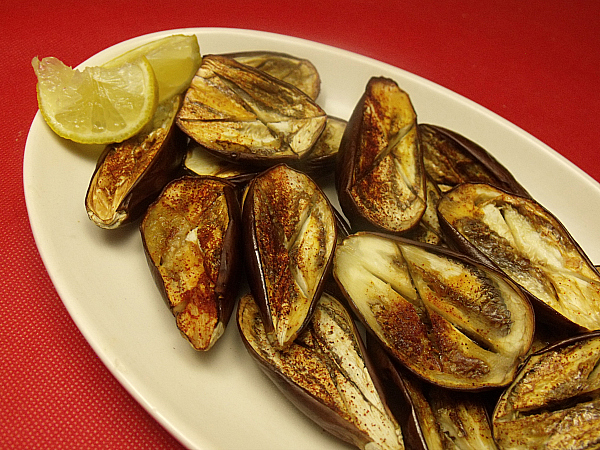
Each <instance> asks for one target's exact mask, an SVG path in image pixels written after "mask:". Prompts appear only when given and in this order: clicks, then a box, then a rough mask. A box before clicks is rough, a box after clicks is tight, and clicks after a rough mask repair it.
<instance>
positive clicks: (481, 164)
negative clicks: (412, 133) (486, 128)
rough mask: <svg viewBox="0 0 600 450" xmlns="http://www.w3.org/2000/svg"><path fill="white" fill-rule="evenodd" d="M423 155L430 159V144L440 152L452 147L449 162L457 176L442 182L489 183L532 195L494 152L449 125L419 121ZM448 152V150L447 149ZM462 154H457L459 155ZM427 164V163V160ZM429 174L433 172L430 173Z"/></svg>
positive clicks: (519, 193)
mask: <svg viewBox="0 0 600 450" xmlns="http://www.w3.org/2000/svg"><path fill="white" fill-rule="evenodd" d="M419 131H420V138H421V144H422V146H423V155H424V158H425V160H426V161H427V155H428V151H427V149H428V148H429V146H432V147H436V148H438V149H439V151H440V153H444V149H446V148H447V149H450V151H451V154H448V155H447V157H448V159H447V161H446V163H447V164H450V165H452V166H453V170H452V172H453V173H454V174H455V177H456V178H455V179H453V180H451V181H449V180H444V181H449V183H444V182H443V181H442V180H439V179H438V182H442V184H452V183H455V184H454V185H456V184H460V183H466V182H470V183H487V184H491V185H493V186H497V187H498V188H500V189H503V190H505V191H508V192H512V193H513V194H516V195H520V196H523V197H530V195H529V193H528V192H527V190H526V189H525V188H524V187H523V186H522V185H521V184H520V183H519V182H518V181H517V180H516V178H515V177H514V176H513V174H512V173H511V172H510V171H509V170H508V169H507V168H506V167H505V166H504V165H502V164H501V163H500V162H499V161H498V160H497V159H496V158H495V157H494V156H493V155H492V154H490V153H489V152H488V151H487V150H486V149H484V148H483V147H481V146H480V145H479V144H477V143H475V142H473V141H471V140H470V139H468V138H466V137H465V136H463V135H461V134H459V133H457V132H455V131H452V130H450V129H448V128H444V127H441V126H439V125H432V124H419ZM446 151H448V150H446ZM457 154H458V155H460V157H457V156H456V155H457ZM425 167H426V168H427V167H428V163H427V162H426V163H425ZM430 175H432V174H431V173H430Z"/></svg>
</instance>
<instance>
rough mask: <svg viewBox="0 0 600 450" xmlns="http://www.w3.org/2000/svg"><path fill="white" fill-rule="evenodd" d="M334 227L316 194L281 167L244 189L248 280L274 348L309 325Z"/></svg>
mask: <svg viewBox="0 0 600 450" xmlns="http://www.w3.org/2000/svg"><path fill="white" fill-rule="evenodd" d="M338 225H339V223H338V219H337V217H336V214H335V212H334V209H333V207H332V206H331V204H330V202H329V200H328V198H327V197H326V195H325V194H324V193H323V191H322V190H321V188H320V187H319V186H318V185H317V184H316V183H315V182H314V181H313V180H312V179H311V178H310V177H309V176H308V175H306V174H305V173H302V172H300V171H298V170H295V169H293V168H291V167H289V166H287V165H285V164H280V165H277V166H274V167H272V168H270V169H267V170H265V171H264V172H262V173H261V174H259V175H258V176H256V177H255V178H254V179H253V180H252V181H251V183H250V184H249V185H248V188H247V190H246V193H245V197H244V201H243V211H242V226H243V248H244V255H245V258H244V260H245V264H246V273H247V279H248V284H249V286H250V290H251V292H252V294H253V295H254V297H255V298H256V301H257V303H258V304H259V306H260V308H261V311H262V314H263V316H262V317H263V321H264V323H265V329H266V330H267V335H268V336H269V338H270V339H271V340H272V341H273V343H276V345H277V346H280V347H282V348H283V347H286V346H287V345H289V344H290V343H291V342H292V341H293V340H294V338H295V337H296V336H297V335H298V333H300V332H301V331H302V329H303V328H304V327H305V326H306V325H307V324H308V322H309V320H310V314H311V311H312V308H313V307H314V304H315V302H316V301H317V300H318V298H319V296H320V294H321V292H322V290H323V288H324V285H325V280H326V278H327V275H328V273H329V268H330V266H331V263H332V261H333V254H334V249H335V245H336V240H337V230H338Z"/></svg>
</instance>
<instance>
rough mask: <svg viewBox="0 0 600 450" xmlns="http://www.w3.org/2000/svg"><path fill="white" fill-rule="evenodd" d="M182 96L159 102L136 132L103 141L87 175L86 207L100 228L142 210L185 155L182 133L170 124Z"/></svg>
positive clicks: (127, 219)
mask: <svg viewBox="0 0 600 450" xmlns="http://www.w3.org/2000/svg"><path fill="white" fill-rule="evenodd" d="M181 102H182V98H181V96H175V97H171V98H169V99H168V100H165V101H164V102H163V103H161V104H160V105H159V106H158V108H157V110H156V113H155V114H154V116H153V118H152V120H151V121H150V123H149V124H148V126H147V127H146V128H145V129H144V130H142V131H141V132H140V133H138V134H137V135H136V136H134V137H132V138H130V139H128V140H126V141H124V142H121V143H118V144H112V145H108V146H107V147H106V148H105V149H104V152H103V153H102V154H101V155H100V158H99V159H98V163H97V164H96V169H95V170H94V174H93V175H92V179H91V181H90V184H89V187H88V191H87V194H86V196H85V209H86V211H87V214H88V217H89V218H90V220H91V221H92V222H94V223H95V224H96V225H98V226H99V227H100V228H105V229H114V228H118V227H120V226H121V225H124V224H126V223H129V222H132V221H134V220H136V219H138V218H139V217H140V216H142V215H143V214H144V212H145V211H146V208H147V207H148V205H149V204H150V203H152V202H153V201H154V200H155V199H156V197H157V196H158V194H160V192H161V191H162V189H163V188H164V187H165V185H166V184H167V183H168V182H170V181H171V180H173V179H174V178H175V177H176V176H177V173H178V172H179V170H180V167H181V164H182V162H183V159H184V157H185V147H186V137H185V135H184V134H183V133H182V132H181V131H180V130H179V129H178V128H177V126H176V125H175V117H176V114H177V111H179V107H180V106H181Z"/></svg>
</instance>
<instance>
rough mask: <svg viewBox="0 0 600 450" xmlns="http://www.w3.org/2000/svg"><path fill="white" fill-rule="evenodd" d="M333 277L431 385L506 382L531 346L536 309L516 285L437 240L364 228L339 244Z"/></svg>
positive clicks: (375, 330) (474, 386)
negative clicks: (427, 241)
mask: <svg viewBox="0 0 600 450" xmlns="http://www.w3.org/2000/svg"><path fill="white" fill-rule="evenodd" d="M333 275H334V277H335V279H336V281H337V283H338V285H339V286H340V289H341V290H342V292H343V293H344V295H345V296H346V298H347V299H348V301H349V302H350V304H351V305H352V308H353V309H354V310H355V312H356V313H357V316H358V317H359V318H360V320H361V321H362V322H363V323H364V325H365V327H366V328H367V330H369V331H370V332H371V333H372V334H373V335H374V336H375V337H376V338H377V340H378V341H379V342H380V343H381V345H383V346H384V348H386V350H387V351H388V352H389V353H390V354H391V355H392V356H393V357H394V358H395V360H396V361H398V362H399V363H400V364H402V365H403V366H404V367H407V368H408V369H409V370H410V371H412V372H413V373H414V374H416V375H417V376H419V377H421V378H423V379H425V380H427V381H429V382H431V383H433V384H437V385H440V386H443V387H447V388H453V389H463V390H482V389H489V388H493V387H498V386H505V385H507V384H508V383H510V382H511V381H512V379H513V377H514V374H515V373H516V369H517V366H518V364H519V363H520V362H521V360H522V358H523V357H524V355H525V354H526V352H527V351H528V349H529V347H530V346H531V343H532V340H533V334H534V314H533V309H532V307H531V304H530V303H529V301H528V300H527V298H526V297H525V295H524V294H523V293H522V292H521V291H520V290H519V289H518V288H517V287H516V285H514V284H513V283H512V282H510V280H508V279H507V278H506V277H505V276H504V275H503V274H501V273H500V272H498V271H496V270H493V269H491V268H489V267H487V266H484V265H481V264H477V263H476V262H474V261H472V260H469V259H467V258H466V257H464V256H463V255H461V254H458V253H455V252H451V251H449V250H447V249H443V248H441V247H439V246H431V245H426V244H420V243H417V242H415V241H410V240H408V239H403V238H400V237H393V236H390V235H381V234H376V233H368V232H359V233H356V234H354V235H350V236H348V237H347V238H345V239H344V241H343V242H342V244H341V245H338V246H337V248H336V252H335V258H334V266H333Z"/></svg>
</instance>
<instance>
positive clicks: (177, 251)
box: [140, 177, 243, 350]
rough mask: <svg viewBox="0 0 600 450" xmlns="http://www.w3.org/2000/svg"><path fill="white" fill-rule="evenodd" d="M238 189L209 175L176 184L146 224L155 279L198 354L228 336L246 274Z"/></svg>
mask: <svg viewBox="0 0 600 450" xmlns="http://www.w3.org/2000/svg"><path fill="white" fill-rule="evenodd" d="M240 225H241V215H240V207H239V203H238V200H237V196H236V191H235V189H234V187H233V186H232V185H231V184H230V183H227V182H225V181H222V180H219V179H215V178H207V177H183V178H179V179H177V180H175V181H173V182H171V183H170V184H169V185H167V187H166V188H165V190H164V191H163V192H162V193H161V195H160V196H159V198H158V199H157V200H156V202H154V203H153V204H152V205H151V206H150V207H149V208H148V211H147V213H146V215H145V216H144V219H143V221H142V223H141V225H140V231H141V234H142V241H143V244H144V250H145V252H146V256H147V259H148V264H149V265H150V268H151V270H152V274H153V275H154V278H155V281H156V283H157V285H158V287H159V289H160V291H161V292H162V294H163V295H164V298H165V300H166V302H167V305H168V306H169V308H170V310H171V312H172V313H173V315H174V316H175V318H176V322H177V327H178V328H179V330H180V331H181V333H182V334H183V335H184V336H185V337H186V338H187V339H188V340H189V342H190V343H191V345H192V347H194V348H195V349H196V350H208V349H210V348H211V347H212V346H213V344H214V343H215V342H216V341H217V339H219V337H220V336H221V335H222V334H223V332H224V330H225V327H226V325H227V322H228V321H229V318H230V316H231V313H232V312H233V307H234V304H235V301H236V299H237V294H238V287H239V280H240V277H241V273H242V272H241V271H242V270H243V267H242V262H241V255H240V251H239V245H240V236H241V228H240Z"/></svg>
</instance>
